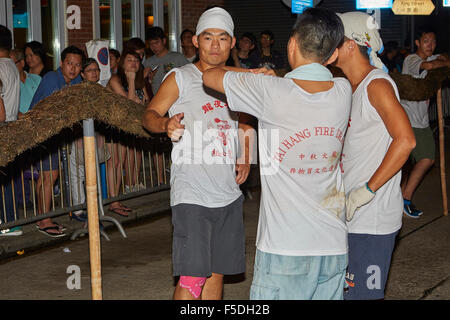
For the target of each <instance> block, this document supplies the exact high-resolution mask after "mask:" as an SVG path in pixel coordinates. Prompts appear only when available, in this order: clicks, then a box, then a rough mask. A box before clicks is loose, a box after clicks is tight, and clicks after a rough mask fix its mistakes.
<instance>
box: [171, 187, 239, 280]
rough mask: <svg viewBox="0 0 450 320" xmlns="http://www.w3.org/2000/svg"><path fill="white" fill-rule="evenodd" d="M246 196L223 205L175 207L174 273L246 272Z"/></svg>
mask: <svg viewBox="0 0 450 320" xmlns="http://www.w3.org/2000/svg"><path fill="white" fill-rule="evenodd" d="M243 202H244V197H243V196H240V197H239V198H238V199H237V200H235V201H234V202H233V203H231V204H229V205H227V206H225V207H221V208H207V207H203V206H199V205H195V204H187V203H181V204H178V205H176V206H173V207H172V224H173V243H172V262H173V275H174V276H192V277H209V276H211V274H212V273H213V272H214V273H218V274H224V275H226V274H239V273H243V272H245V230H244V219H243V214H242V204H243Z"/></svg>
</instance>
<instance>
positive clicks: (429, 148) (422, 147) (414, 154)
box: [411, 127, 436, 162]
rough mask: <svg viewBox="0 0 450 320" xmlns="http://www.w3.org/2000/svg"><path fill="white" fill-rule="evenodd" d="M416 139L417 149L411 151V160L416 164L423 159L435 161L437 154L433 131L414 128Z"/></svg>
mask: <svg viewBox="0 0 450 320" xmlns="http://www.w3.org/2000/svg"><path fill="white" fill-rule="evenodd" d="M412 129H413V132H414V137H415V138H416V147H415V148H414V149H413V151H411V158H412V159H413V160H414V161H415V162H419V161H420V160H422V159H431V160H434V158H435V153H436V146H435V143H434V137H433V131H431V128H430V127H427V128H412Z"/></svg>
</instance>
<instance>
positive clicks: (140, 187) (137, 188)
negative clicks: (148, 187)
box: [135, 182, 145, 191]
mask: <svg viewBox="0 0 450 320" xmlns="http://www.w3.org/2000/svg"><path fill="white" fill-rule="evenodd" d="M135 188H136V191H141V190H144V189H145V186H144V185H143V184H142V182H140V183H139V184H136V185H135Z"/></svg>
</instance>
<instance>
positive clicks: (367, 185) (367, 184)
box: [366, 182, 375, 194]
mask: <svg viewBox="0 0 450 320" xmlns="http://www.w3.org/2000/svg"><path fill="white" fill-rule="evenodd" d="M366 188H367V190H369V191H370V193H372V194H375V191H372V189H370V188H369V183H368V182H366Z"/></svg>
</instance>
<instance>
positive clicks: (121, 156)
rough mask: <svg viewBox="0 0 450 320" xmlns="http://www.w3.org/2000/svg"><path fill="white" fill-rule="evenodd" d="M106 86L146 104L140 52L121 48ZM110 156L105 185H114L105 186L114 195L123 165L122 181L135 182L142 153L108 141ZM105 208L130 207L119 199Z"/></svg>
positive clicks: (122, 211)
mask: <svg viewBox="0 0 450 320" xmlns="http://www.w3.org/2000/svg"><path fill="white" fill-rule="evenodd" d="M108 88H109V89H111V90H112V91H113V92H115V93H118V94H120V95H122V96H124V97H127V98H128V99H130V100H132V101H134V102H136V103H139V104H143V105H146V104H147V103H148V102H149V97H148V94H147V90H146V89H145V83H144V69H143V66H142V63H141V57H140V55H139V54H138V53H137V52H136V51H134V50H130V49H125V50H124V52H123V53H122V56H121V58H120V60H119V66H118V69H117V74H114V75H112V77H111V79H110V80H109V82H108ZM110 148H111V151H112V152H111V154H112V156H111V159H110V161H109V163H110V165H112V166H114V168H115V170H114V173H115V174H113V175H109V177H108V179H109V185H110V186H112V185H113V186H115V188H109V196H110V197H115V196H117V195H118V193H119V190H120V185H121V182H122V170H123V168H124V166H126V168H127V169H128V170H129V176H128V177H127V180H126V181H124V184H126V183H128V184H129V186H131V187H133V186H135V185H136V184H137V178H138V175H139V169H140V165H141V161H142V153H141V152H140V151H135V150H134V149H133V148H130V149H129V151H130V152H127V147H126V146H123V145H121V144H120V143H111V144H110ZM109 210H110V211H111V212H113V213H116V214H118V215H121V216H128V214H129V212H130V211H131V209H129V208H127V207H125V206H124V205H123V204H121V203H120V202H118V201H116V202H113V203H111V205H110V207H109Z"/></svg>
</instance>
